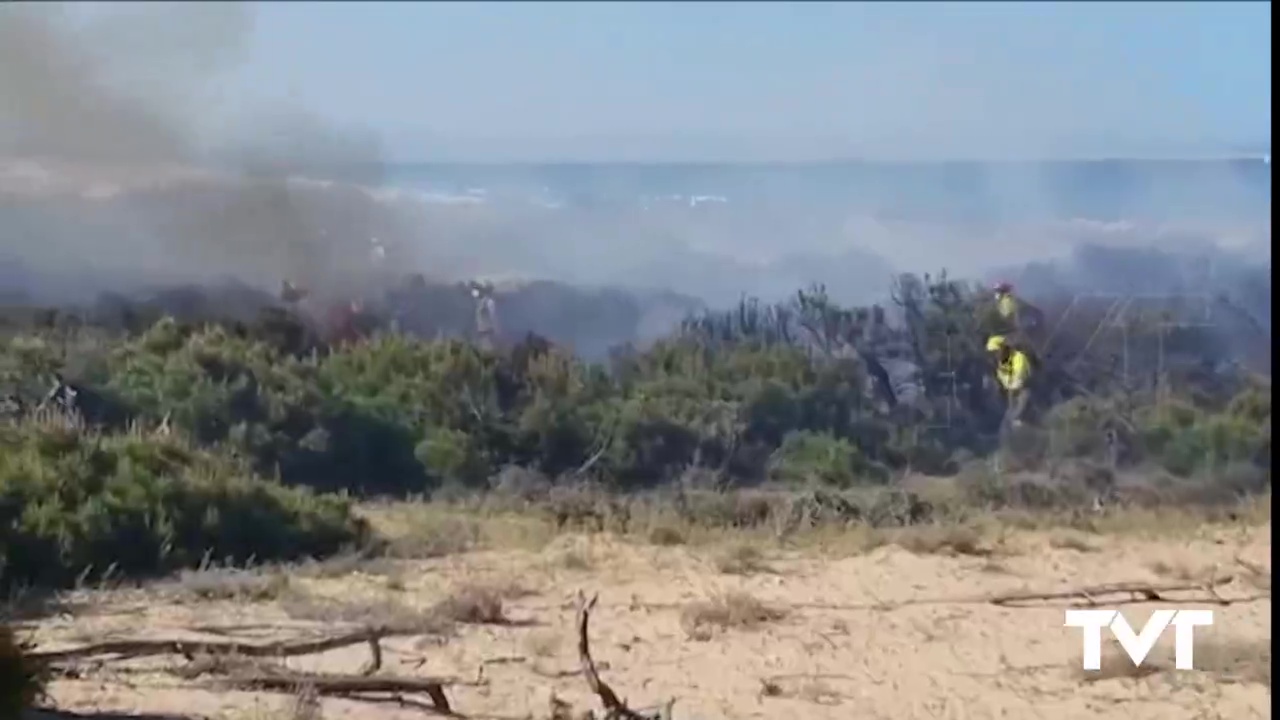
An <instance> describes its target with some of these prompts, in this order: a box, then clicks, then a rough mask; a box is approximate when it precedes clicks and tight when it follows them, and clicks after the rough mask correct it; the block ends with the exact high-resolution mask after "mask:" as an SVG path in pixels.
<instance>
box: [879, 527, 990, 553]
mask: <svg viewBox="0 0 1280 720" xmlns="http://www.w3.org/2000/svg"><path fill="white" fill-rule="evenodd" d="M888 540H889V542H890V543H892V544H894V545H897V546H898V547H900V548H902V549H903V550H906V551H907V552H911V553H915V554H916V555H969V556H973V557H990V556H992V555H994V554H995V549H994V548H992V547H991V545H990V544H989V543H987V542H986V540H985V538H984V537H983V533H982V531H981V530H979V529H978V528H976V527H972V526H969V525H944V524H938V525H921V526H917V527H912V528H904V529H902V530H897V531H893V532H891V533H890V534H889V536H888Z"/></svg>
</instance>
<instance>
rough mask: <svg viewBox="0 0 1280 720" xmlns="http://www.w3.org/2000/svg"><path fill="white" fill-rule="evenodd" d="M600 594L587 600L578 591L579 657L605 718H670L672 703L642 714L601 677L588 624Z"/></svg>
mask: <svg viewBox="0 0 1280 720" xmlns="http://www.w3.org/2000/svg"><path fill="white" fill-rule="evenodd" d="M599 599H600V596H599V595H593V596H591V599H590V600H587V598H586V596H585V595H583V594H582V592H581V591H579V592H578V659H579V660H580V661H581V662H582V674H583V676H584V677H586V679H587V685H588V686H589V687H590V688H591V692H593V693H595V694H596V696H597V697H599V698H600V704H601V705H603V706H604V712H605V714H604V720H669V715H670V708H671V703H668V704H667V706H666V708H664V709H663V710H658V711H655V712H654V713H652V714H642V713H639V712H636V711H635V710H632V709H631V708H629V707H627V704H626V703H625V702H623V701H622V700H621V699H620V698H619V697H618V694H617V693H615V692H614V691H613V688H611V687H609V685H608V684H606V683H605V681H604V680H602V679H601V678H600V673H599V671H598V670H597V669H596V663H595V661H594V660H592V659H591V643H590V641H589V640H588V635H587V626H588V623H589V622H590V620H591V609H592V608H594V607H595V605H596V601H597V600H599Z"/></svg>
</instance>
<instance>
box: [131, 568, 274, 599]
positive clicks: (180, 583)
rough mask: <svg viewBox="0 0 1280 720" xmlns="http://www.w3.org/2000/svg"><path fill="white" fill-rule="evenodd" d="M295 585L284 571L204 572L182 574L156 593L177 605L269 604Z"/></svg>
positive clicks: (209, 570) (187, 571)
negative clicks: (217, 603) (187, 603)
mask: <svg viewBox="0 0 1280 720" xmlns="http://www.w3.org/2000/svg"><path fill="white" fill-rule="evenodd" d="M291 587H292V585H291V583H290V580H289V576H288V575H287V574H286V573H285V572H283V571H282V570H244V569H240V568H204V569H200V570H183V571H182V572H180V573H179V574H178V576H177V577H176V578H174V579H172V580H168V581H164V582H161V583H159V584H157V585H155V586H153V589H154V590H155V591H156V592H158V593H159V594H160V595H161V596H162V597H164V598H165V599H167V600H171V601H174V602H182V601H188V602H191V601H205V602H208V601H215V600H231V601H236V602H268V601H271V600H277V599H279V598H281V597H283V596H284V595H285V594H286V593H287V592H288V591H289V590H290V589H291Z"/></svg>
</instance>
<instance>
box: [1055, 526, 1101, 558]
mask: <svg viewBox="0 0 1280 720" xmlns="http://www.w3.org/2000/svg"><path fill="white" fill-rule="evenodd" d="M1049 547H1051V548H1053V549H1055V550H1074V551H1075V552H1078V553H1096V552H1101V551H1102V545H1101V544H1099V543H1098V542H1097V541H1096V540H1094V539H1093V538H1091V537H1089V536H1088V535H1085V534H1083V533H1080V532H1073V531H1071V530H1059V531H1057V532H1054V533H1053V534H1052V535H1050V536H1049Z"/></svg>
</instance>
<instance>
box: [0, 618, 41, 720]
mask: <svg viewBox="0 0 1280 720" xmlns="http://www.w3.org/2000/svg"><path fill="white" fill-rule="evenodd" d="M27 650H28V647H27V645H26V644H25V643H23V642H22V641H21V640H19V639H18V636H17V633H16V632H14V630H13V628H12V627H10V626H8V625H4V624H0V718H17V717H21V716H22V711H24V710H28V709H30V708H31V707H32V706H34V705H35V703H36V701H37V700H39V699H40V696H41V695H42V694H43V693H44V685H45V680H46V673H45V672H44V668H42V667H40V666H38V665H37V664H36V663H35V662H34V661H32V659H31V658H30V657H29V656H28V655H27Z"/></svg>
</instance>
